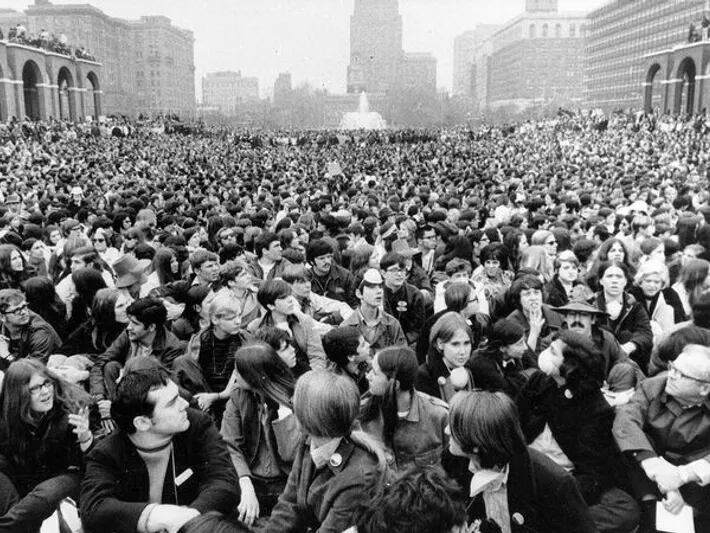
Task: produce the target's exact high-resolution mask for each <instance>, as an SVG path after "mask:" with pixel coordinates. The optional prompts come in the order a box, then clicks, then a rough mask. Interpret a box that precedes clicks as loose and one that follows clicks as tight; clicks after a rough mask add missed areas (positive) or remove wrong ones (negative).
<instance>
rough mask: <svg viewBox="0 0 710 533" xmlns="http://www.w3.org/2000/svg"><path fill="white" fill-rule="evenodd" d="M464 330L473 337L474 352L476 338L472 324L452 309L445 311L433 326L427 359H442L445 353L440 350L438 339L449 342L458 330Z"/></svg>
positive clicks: (433, 360) (432, 360)
mask: <svg viewBox="0 0 710 533" xmlns="http://www.w3.org/2000/svg"><path fill="white" fill-rule="evenodd" d="M460 330H463V331H464V332H466V334H467V335H468V336H469V338H470V339H471V352H473V346H474V342H475V341H474V338H473V331H471V326H469V325H468V322H466V319H465V318H464V317H463V316H461V314H460V313H455V312H453V311H450V312H448V313H444V314H443V315H441V317H439V320H437V321H436V323H435V324H434V326H433V327H432V328H431V333H430V334H429V352H428V354H427V361H428V362H429V363H435V362H437V361H441V360H442V359H443V357H444V354H443V353H442V352H441V350H439V348H438V346H437V345H436V341H438V340H440V341H442V342H449V341H450V340H451V339H452V338H453V337H454V335H456V332H458V331H460Z"/></svg>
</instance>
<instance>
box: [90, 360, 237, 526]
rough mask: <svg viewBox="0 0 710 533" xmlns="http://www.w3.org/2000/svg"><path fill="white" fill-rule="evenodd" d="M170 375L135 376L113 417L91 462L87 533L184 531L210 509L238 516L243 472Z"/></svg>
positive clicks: (124, 385)
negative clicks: (111, 428) (114, 428)
mask: <svg viewBox="0 0 710 533" xmlns="http://www.w3.org/2000/svg"><path fill="white" fill-rule="evenodd" d="M187 405H188V403H187V401H185V400H184V399H182V398H181V397H180V396H179V394H178V387H177V385H176V384H175V383H174V382H173V381H171V380H170V375H169V373H168V372H167V370H165V369H163V368H162V367H154V368H150V369H147V370H137V371H129V372H128V373H127V374H126V375H125V376H124V377H123V379H121V381H120V383H119V386H118V390H117V395H116V399H115V401H114V402H113V403H112V405H111V414H112V417H113V419H114V420H115V422H116V425H117V427H118V431H116V432H114V433H113V434H112V435H111V436H109V437H107V438H106V439H104V440H102V441H101V442H99V443H98V444H97V445H96V446H95V447H94V449H93V450H91V452H90V453H89V454H88V456H87V458H86V473H85V475H84V479H83V481H82V486H81V500H80V501H81V518H82V522H83V525H84V528H85V531H87V532H100V531H111V532H116V533H124V532H125V533H134V532H136V531H138V532H144V533H153V532H158V531H163V530H168V531H177V530H178V529H179V528H180V527H182V525H183V524H185V523H186V522H188V521H189V520H191V519H192V518H194V517H196V516H199V515H200V514H202V513H206V512H208V511H218V512H221V513H224V514H229V513H231V512H232V511H233V510H234V508H235V507H236V505H237V502H238V501H239V498H238V489H237V487H238V483H237V474H236V472H235V470H234V466H233V465H232V461H231V460H230V457H229V451H228V450H227V446H226V445H225V443H224V441H223V440H222V438H221V436H220V435H219V432H218V431H217V429H216V428H215V426H214V424H213V423H212V420H211V419H210V418H209V417H208V416H207V415H205V414H203V413H201V412H200V411H196V410H193V409H188V408H187Z"/></svg>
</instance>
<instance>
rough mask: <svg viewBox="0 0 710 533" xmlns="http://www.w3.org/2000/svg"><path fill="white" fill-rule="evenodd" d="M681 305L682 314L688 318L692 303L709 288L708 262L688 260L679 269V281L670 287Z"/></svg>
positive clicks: (709, 270) (709, 273)
mask: <svg viewBox="0 0 710 533" xmlns="http://www.w3.org/2000/svg"><path fill="white" fill-rule="evenodd" d="M671 288H672V289H673V290H674V291H675V292H676V294H677V295H678V298H680V301H681V304H682V305H683V312H684V313H685V314H686V316H690V312H691V311H692V307H693V303H694V302H696V301H697V299H698V297H699V296H700V295H701V294H702V293H703V292H704V291H705V290H707V289H708V288H710V262H708V261H706V260H705V259H690V260H689V261H688V262H687V263H685V264H684V265H683V266H682V267H681V269H680V279H679V280H678V281H677V282H676V283H674V284H673V287H671Z"/></svg>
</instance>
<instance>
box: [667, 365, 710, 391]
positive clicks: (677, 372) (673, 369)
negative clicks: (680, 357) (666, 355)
mask: <svg viewBox="0 0 710 533" xmlns="http://www.w3.org/2000/svg"><path fill="white" fill-rule="evenodd" d="M668 376H675V377H676V378H679V377H680V378H685V379H689V380H691V381H697V382H698V383H703V384H705V385H710V381H708V380H705V379H700V378H695V377H693V376H689V375H688V374H686V373H685V372H683V371H682V370H681V369H680V368H678V367H677V366H676V364H675V363H674V362H673V361H669V362H668Z"/></svg>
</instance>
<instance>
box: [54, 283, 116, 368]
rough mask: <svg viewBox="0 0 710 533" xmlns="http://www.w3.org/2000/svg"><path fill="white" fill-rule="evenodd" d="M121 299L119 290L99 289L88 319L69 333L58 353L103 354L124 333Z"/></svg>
mask: <svg viewBox="0 0 710 533" xmlns="http://www.w3.org/2000/svg"><path fill="white" fill-rule="evenodd" d="M120 296H121V293H120V291H119V290H118V289H99V290H98V291H97V292H96V295H95V296H94V299H93V302H92V304H91V314H90V316H88V317H87V319H86V320H85V321H84V322H83V323H82V324H80V325H79V326H78V327H77V328H76V329H74V330H73V331H72V332H70V333H69V335H68V336H67V339H66V341H65V342H64V344H62V347H61V348H60V350H59V352H60V353H62V354H65V355H76V354H90V355H98V354H102V353H104V352H105V351H106V349H107V348H108V347H109V346H111V344H112V343H113V341H115V340H116V338H117V337H118V336H119V335H120V334H121V333H122V332H123V330H124V329H126V322H127V321H128V316H127V315H126V309H125V308H126V307H127V303H126V302H125V299H123V298H120ZM122 320H123V322H122Z"/></svg>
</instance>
